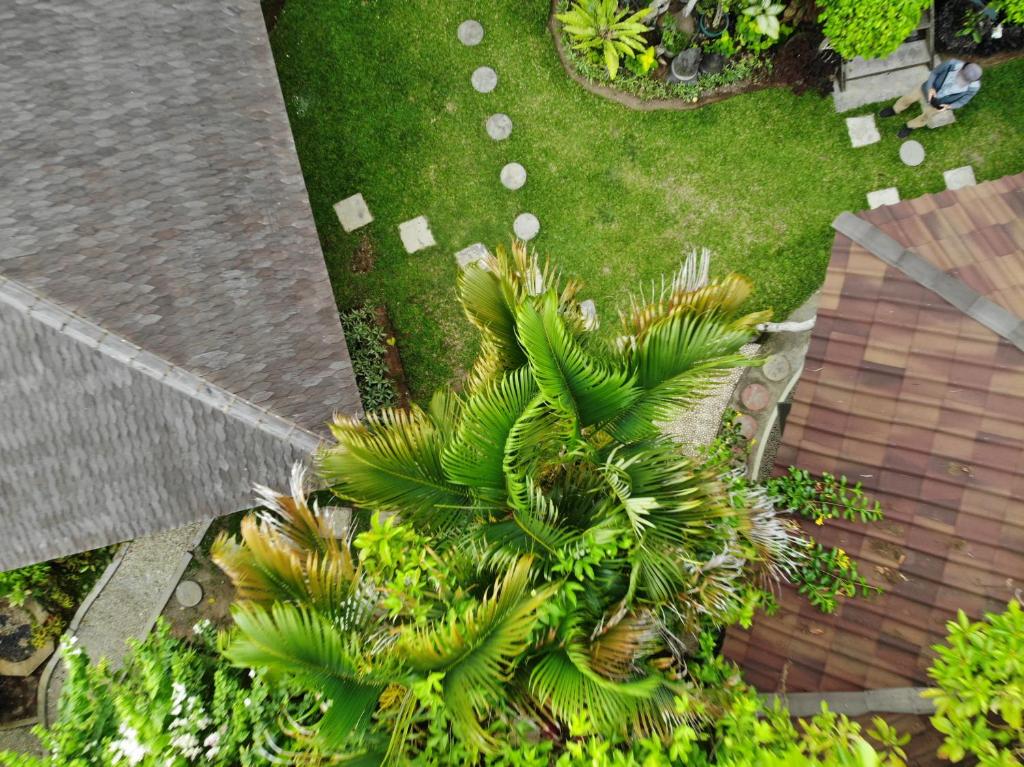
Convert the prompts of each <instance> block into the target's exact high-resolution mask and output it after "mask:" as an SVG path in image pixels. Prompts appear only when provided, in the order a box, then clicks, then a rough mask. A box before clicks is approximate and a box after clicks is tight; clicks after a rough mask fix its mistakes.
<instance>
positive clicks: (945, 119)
mask: <svg viewBox="0 0 1024 767" xmlns="http://www.w3.org/2000/svg"><path fill="white" fill-rule="evenodd" d="M955 122H956V112H955V111H954V110H952V109H943V110H942V111H941V112H936V113H935V114H933V115H932V116H931V117H929V118H928V127H929V128H932V129H935V128H941V127H942V126H944V125H952V124H953V123H955Z"/></svg>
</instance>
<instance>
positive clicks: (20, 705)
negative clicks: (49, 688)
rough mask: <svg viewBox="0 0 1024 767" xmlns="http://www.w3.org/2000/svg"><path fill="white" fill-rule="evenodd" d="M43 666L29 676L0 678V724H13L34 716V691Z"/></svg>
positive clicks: (37, 686)
mask: <svg viewBox="0 0 1024 767" xmlns="http://www.w3.org/2000/svg"><path fill="white" fill-rule="evenodd" d="M44 668H45V665H43V666H40V667H39V668H37V669H36V670H35V671H34V672H33V673H32V674H31V675H30V676H0V701H3V706H2V707H0V724H13V723H14V722H19V721H22V720H24V719H34V718H35V716H36V690H37V689H38V688H39V678H40V677H41V676H42V675H43V669H44Z"/></svg>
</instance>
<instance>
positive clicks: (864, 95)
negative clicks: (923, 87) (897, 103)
mask: <svg viewBox="0 0 1024 767" xmlns="http://www.w3.org/2000/svg"><path fill="white" fill-rule="evenodd" d="M929 71H930V70H929V68H928V66H926V65H925V64H921V65H919V66H916V67H911V68H910V69H899V70H896V71H895V72H882V73H881V74H877V75H871V76H869V77H861V78H858V79H857V80H853V81H851V82H848V83H847V84H846V90H845V91H840V90H839V84H838V83H836V85H835V88H834V91H833V93H832V101H833V104H834V105H835V109H836V112H849V111H850V110H851V109H857V108H858V107H862V106H864V105H865V104H877V103H878V102H881V101H892V100H895V99H897V98H899V97H900V96H902V95H903V94H904V93H906V92H907V91H909V90H910V89H911V88H913V87H914V86H916V85H920V84H921V83H923V82H924V81H925V80H927V79H928V72H929Z"/></svg>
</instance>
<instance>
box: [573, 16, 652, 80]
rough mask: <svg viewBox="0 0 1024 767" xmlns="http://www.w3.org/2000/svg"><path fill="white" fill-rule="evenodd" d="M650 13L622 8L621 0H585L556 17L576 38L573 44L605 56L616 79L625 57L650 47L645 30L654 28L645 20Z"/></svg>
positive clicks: (608, 66)
mask: <svg viewBox="0 0 1024 767" xmlns="http://www.w3.org/2000/svg"><path fill="white" fill-rule="evenodd" d="M650 13H651V9H650V8H644V9H643V10H640V11H637V12H635V13H630V12H629V11H628V10H624V9H620V8H619V4H618V0H585V2H574V3H573V4H572V8H570V9H569V10H568V11H567V12H565V13H559V14H557V16H556V18H557V19H558V20H559V21H560V22H562V24H563V25H564V28H565V31H566V34H568V35H569V37H570V38H571V39H572V43H573V45H572V47H573V48H575V49H576V50H578V51H582V52H584V53H586V54H588V55H590V54H593V55H594V56H596V57H597V58H599V59H602V60H603V61H604V65H605V69H607V70H608V77H610V78H611V79H612V80H614V79H615V76H616V75H617V74H618V73H619V62H620V61H621V60H622V58H623V57H625V58H633V57H634V56H636V54H637V53H638V52H639V51H643V50H644V49H645V48H646V47H647V42H646V41H645V40H644V33H646V32H648V31H650V30H649V29H648V28H647V25H646V24H644V23H643V21H642V19H644V18H645V17H647V16H649V15H650Z"/></svg>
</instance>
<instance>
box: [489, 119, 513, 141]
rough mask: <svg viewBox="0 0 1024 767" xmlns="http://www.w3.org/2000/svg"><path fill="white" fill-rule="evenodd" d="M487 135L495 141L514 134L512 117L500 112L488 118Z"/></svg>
mask: <svg viewBox="0 0 1024 767" xmlns="http://www.w3.org/2000/svg"><path fill="white" fill-rule="evenodd" d="M484 127H486V129H487V135H488V136H490V137H491V138H492V139H494V140H495V141H504V140H505V139H507V138H508V137H509V136H511V135H512V118H511V117H509V116H508V115H506V114H502V113H501V112H498V113H497V114H493V115H491V116H490V117H488V118H487V122H486V124H485V126H484Z"/></svg>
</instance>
